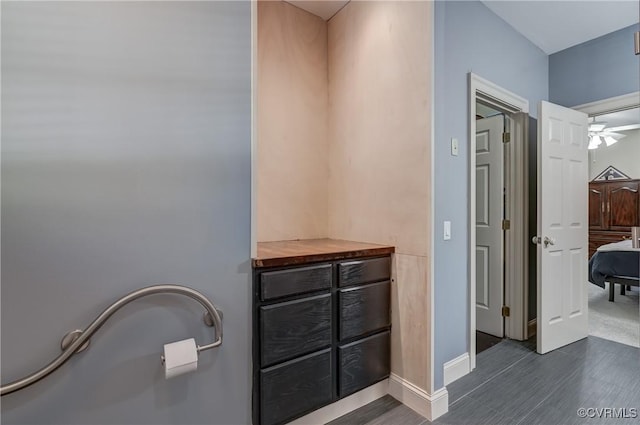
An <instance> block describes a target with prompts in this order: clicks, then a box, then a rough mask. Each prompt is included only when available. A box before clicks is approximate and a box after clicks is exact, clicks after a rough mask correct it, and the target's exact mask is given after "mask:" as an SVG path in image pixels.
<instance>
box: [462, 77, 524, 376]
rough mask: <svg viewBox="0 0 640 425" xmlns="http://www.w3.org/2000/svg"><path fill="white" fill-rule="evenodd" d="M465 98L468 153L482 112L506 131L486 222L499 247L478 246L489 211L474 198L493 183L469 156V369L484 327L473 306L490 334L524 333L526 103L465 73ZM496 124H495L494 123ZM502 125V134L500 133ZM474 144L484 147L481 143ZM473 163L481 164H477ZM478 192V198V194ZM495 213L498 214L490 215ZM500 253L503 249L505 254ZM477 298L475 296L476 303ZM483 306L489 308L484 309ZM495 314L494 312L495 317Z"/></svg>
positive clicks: (475, 147)
mask: <svg viewBox="0 0 640 425" xmlns="http://www.w3.org/2000/svg"><path fill="white" fill-rule="evenodd" d="M469 96H470V98H469V106H470V117H472V118H473V119H470V123H469V124H470V125H469V130H470V132H469V142H470V152H476V153H477V152H478V143H477V140H476V134H477V131H478V126H477V123H476V117H477V116H482V117H483V118H485V117H484V114H486V115H487V118H491V117H502V121H503V122H504V124H503V131H502V132H503V133H506V135H505V136H502V135H500V139H501V140H500V142H501V143H500V148H501V149H502V153H501V154H500V155H498V157H499V158H500V159H498V161H499V163H500V167H496V168H499V170H500V172H501V173H502V182H501V183H500V182H498V184H497V185H496V186H495V187H498V192H497V193H495V194H494V199H498V201H499V205H498V207H497V208H494V213H493V215H494V218H497V221H496V220H494V223H492V224H495V225H497V230H499V232H498V231H497V230H496V226H493V229H494V233H493V240H494V241H497V242H494V243H493V244H494V245H496V243H497V245H499V246H497V248H495V247H494V248H493V249H491V248H489V249H487V248H486V246H487V245H488V244H483V243H482V242H483V241H482V238H483V236H482V235H481V240H480V244H479V243H478V238H477V236H478V235H477V225H478V223H480V225H481V226H484V228H488V227H490V226H488V225H487V223H488V222H489V221H490V220H487V218H489V215H488V214H490V213H489V210H488V208H490V205H489V203H486V202H485V203H483V202H484V201H483V199H480V200H479V199H478V198H481V196H485V191H486V190H487V189H486V188H488V187H492V186H493V184H492V183H491V182H490V181H489V180H488V179H487V180H486V181H485V180H483V179H485V177H488V176H489V174H488V173H489V172H490V170H489V169H488V168H487V167H484V168H482V165H483V164H482V163H479V162H478V159H477V157H476V155H470V156H469V179H470V193H469V229H470V232H469V248H470V253H469V258H470V270H469V282H470V285H469V290H470V293H469V295H470V296H469V298H470V301H471V302H470V312H471V313H472V314H470V317H469V319H470V327H469V329H470V332H469V347H470V349H469V363H470V368H471V369H474V368H475V355H476V347H477V344H476V329H478V324H480V327H483V326H484V324H483V322H484V319H482V318H481V319H480V320H478V318H477V315H476V312H477V311H478V310H479V311H482V312H483V313H485V312H491V314H493V323H494V326H495V327H494V329H497V331H495V332H494V335H496V337H498V338H502V337H509V338H513V339H518V340H523V339H525V338H526V335H527V330H526V323H525V321H524V320H523V317H525V316H524V314H525V311H526V297H527V293H526V290H525V281H526V279H525V277H526V273H527V269H526V265H527V261H526V258H527V257H526V256H527V246H526V243H525V239H526V236H527V231H528V223H527V220H526V219H525V218H526V216H527V214H526V212H527V210H528V204H527V202H528V200H527V192H528V187H526V180H527V179H526V175H527V169H528V168H527V157H528V153H527V149H526V146H525V140H526V137H527V132H528V112H529V102H528V101H527V100H526V99H524V98H521V97H520V96H517V95H515V94H513V93H511V92H509V91H507V90H505V89H503V88H501V87H499V86H497V85H495V84H493V83H491V82H490V81H488V80H485V79H483V78H481V77H479V76H477V75H475V74H473V73H469ZM494 120H496V121H499V120H500V118H494ZM497 126H498V127H499V124H497ZM498 127H496V128H498ZM505 127H506V129H507V131H506V132H505V131H504V128H505ZM503 137H504V138H503ZM481 143H484V141H482V142H481ZM480 148H481V149H485V150H486V148H485V147H483V146H481V147H480ZM500 148H499V149H500ZM479 164H480V166H481V168H478V165H479ZM489 168H490V167H489ZM493 180H495V177H494V179H493ZM478 183H480V184H478ZM485 183H486V184H485ZM479 188H480V189H479ZM500 188H501V189H500ZM479 193H481V196H478V194H479ZM498 195H500V196H498ZM484 199H488V198H486V197H485V198H484ZM478 201H480V203H481V204H480V207H478ZM485 206H486V207H485ZM494 207H495V205H494ZM496 214H497V215H498V217H495V215H496ZM503 227H504V229H503ZM496 235H497V236H496ZM479 245H480V247H479ZM489 246H490V245H489ZM490 250H491V251H498V255H497V256H495V257H493V258H494V260H493V261H492V263H493V264H494V265H493V267H492V268H493V270H494V272H493V273H492V275H493V276H495V275H497V276H496V277H497V279H493V278H489V277H488V274H489V271H490V268H489V266H488V265H489V262H490V261H491V256H490V255H487V253H488V252H489V251H490ZM504 253H508V254H507V256H505V255H504ZM478 265H480V267H478ZM478 281H480V282H481V284H480V285H478V284H477V282H478ZM484 282H489V283H491V285H485V283H484ZM491 288H493V291H492V290H491ZM492 293H493V295H492ZM478 294H480V296H478ZM477 300H480V303H479V304H480V305H479V306H478V303H477ZM489 305H491V306H490V307H489ZM504 307H507V308H504ZM496 312H498V314H499V316H497V317H496V315H495V314H496Z"/></svg>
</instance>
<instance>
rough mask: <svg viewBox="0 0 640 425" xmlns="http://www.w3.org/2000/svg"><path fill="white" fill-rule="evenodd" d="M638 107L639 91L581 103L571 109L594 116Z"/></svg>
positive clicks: (639, 102)
mask: <svg viewBox="0 0 640 425" xmlns="http://www.w3.org/2000/svg"><path fill="white" fill-rule="evenodd" d="M638 105H640V92H639V91H637V92H633V93H629V94H623V95H622V96H616V97H610V98H609V99H603V100H598V101H595V102H589V103H583V104H582V105H576V106H573V107H572V108H571V109H575V110H578V111H581V112H584V113H585V114H588V115H594V114H603V113H606V112H613V111H617V110H622V109H630V108H633V107H636V106H638Z"/></svg>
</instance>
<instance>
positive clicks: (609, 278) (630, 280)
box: [589, 240, 640, 301]
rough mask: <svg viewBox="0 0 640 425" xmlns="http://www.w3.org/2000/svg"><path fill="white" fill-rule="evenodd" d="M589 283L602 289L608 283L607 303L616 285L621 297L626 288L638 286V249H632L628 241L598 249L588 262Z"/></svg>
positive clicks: (639, 274)
mask: <svg viewBox="0 0 640 425" xmlns="http://www.w3.org/2000/svg"><path fill="white" fill-rule="evenodd" d="M589 282H591V283H593V284H594V285H598V286H600V287H602V288H605V282H608V283H609V301H613V300H614V288H615V285H616V284H619V285H620V293H621V294H622V295H624V293H625V288H626V287H627V286H640V249H639V248H632V247H631V241H630V240H628V241H621V242H615V243H611V244H607V245H603V246H601V247H599V248H598V250H597V251H596V252H595V253H594V254H593V256H592V257H591V259H590V260H589Z"/></svg>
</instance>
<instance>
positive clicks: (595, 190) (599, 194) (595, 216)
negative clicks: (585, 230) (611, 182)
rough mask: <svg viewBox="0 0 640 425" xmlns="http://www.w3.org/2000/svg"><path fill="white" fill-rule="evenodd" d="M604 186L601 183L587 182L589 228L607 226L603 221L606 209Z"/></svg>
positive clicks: (598, 228)
mask: <svg viewBox="0 0 640 425" xmlns="http://www.w3.org/2000/svg"><path fill="white" fill-rule="evenodd" d="M606 204H607V201H606V196H605V187H604V186H603V184H602V183H589V229H593V230H602V229H606V228H607V223H606V222H605V209H606Z"/></svg>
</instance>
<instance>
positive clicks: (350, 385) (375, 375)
mask: <svg viewBox="0 0 640 425" xmlns="http://www.w3.org/2000/svg"><path fill="white" fill-rule="evenodd" d="M390 349H391V347H390V344H389V332H383V333H380V334H377V335H373V336H370V337H368V338H365V339H363V340H359V341H355V342H352V343H350V344H346V345H341V346H340V347H338V364H339V365H340V372H339V374H340V387H339V394H340V397H345V396H348V395H349V394H351V393H354V392H356V391H358V390H361V389H363V388H365V387H368V386H369V385H371V384H373V383H376V382H378V381H379V380H381V379H384V378H385V377H387V376H389V364H390V358H391V351H390Z"/></svg>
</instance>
